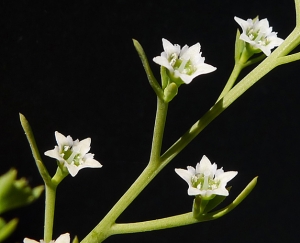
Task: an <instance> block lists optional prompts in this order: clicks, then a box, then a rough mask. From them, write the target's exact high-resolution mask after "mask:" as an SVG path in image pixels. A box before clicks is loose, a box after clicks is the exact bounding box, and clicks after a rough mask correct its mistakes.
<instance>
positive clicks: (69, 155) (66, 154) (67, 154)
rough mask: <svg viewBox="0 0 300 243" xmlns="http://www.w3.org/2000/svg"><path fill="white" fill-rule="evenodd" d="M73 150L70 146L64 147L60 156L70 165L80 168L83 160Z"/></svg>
mask: <svg viewBox="0 0 300 243" xmlns="http://www.w3.org/2000/svg"><path fill="white" fill-rule="evenodd" d="M71 148H72V147H70V146H68V145H64V146H63V149H62V152H61V153H60V155H61V156H62V157H63V159H64V160H65V161H67V162H68V164H75V165H77V166H78V165H80V159H81V156H80V153H75V152H74V151H72V149H71Z"/></svg>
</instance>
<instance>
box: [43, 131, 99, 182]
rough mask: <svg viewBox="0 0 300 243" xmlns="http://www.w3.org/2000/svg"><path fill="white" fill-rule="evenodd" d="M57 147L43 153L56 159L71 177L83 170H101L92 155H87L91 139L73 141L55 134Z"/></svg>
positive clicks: (57, 133)
mask: <svg viewBox="0 0 300 243" xmlns="http://www.w3.org/2000/svg"><path fill="white" fill-rule="evenodd" d="M55 138H56V141H57V144H58V146H55V147H54V149H52V150H48V151H46V152H45V155H47V156H49V157H51V158H54V159H57V160H58V161H59V162H60V163H62V164H63V165H64V166H65V167H66V168H67V169H68V171H69V173H70V174H71V176H73V177H74V176H75V175H77V173H78V171H79V170H81V169H83V168H88V167H89V168H101V167H102V165H101V164H100V163H99V162H98V161H97V160H95V159H94V154H91V153H87V152H88V151H89V150H90V148H91V147H90V144H91V139H90V138H86V139H84V140H81V141H79V140H78V139H77V140H75V141H73V139H72V138H71V137H70V136H67V137H65V136H64V135H62V134H61V133H59V132H55Z"/></svg>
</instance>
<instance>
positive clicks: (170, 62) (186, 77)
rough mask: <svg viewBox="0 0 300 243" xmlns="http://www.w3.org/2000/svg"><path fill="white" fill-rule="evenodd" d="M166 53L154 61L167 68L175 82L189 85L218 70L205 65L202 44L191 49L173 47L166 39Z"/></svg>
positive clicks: (164, 40) (164, 43) (164, 45)
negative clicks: (197, 78)
mask: <svg viewBox="0 0 300 243" xmlns="http://www.w3.org/2000/svg"><path fill="white" fill-rule="evenodd" d="M162 43H163V48H164V52H162V53H161V55H160V56H157V57H154V58H153V61H154V62H155V63H157V64H159V65H161V66H164V67H166V68H167V69H168V70H169V73H170V74H171V78H173V81H174V80H175V82H176V80H178V82H179V83H186V84H189V83H190V82H191V81H192V80H193V79H194V78H195V77H197V76H199V75H201V74H205V73H210V72H213V71H215V70H216V68H215V67H213V66H211V65H209V64H206V63H204V60H205V58H204V57H202V56H201V52H200V43H197V44H195V45H193V46H191V47H188V46H187V45H185V46H184V47H183V48H182V49H181V48H180V45H178V44H175V45H173V44H172V43H171V42H169V41H168V40H166V39H162Z"/></svg>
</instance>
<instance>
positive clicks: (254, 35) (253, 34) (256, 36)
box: [247, 29, 269, 46]
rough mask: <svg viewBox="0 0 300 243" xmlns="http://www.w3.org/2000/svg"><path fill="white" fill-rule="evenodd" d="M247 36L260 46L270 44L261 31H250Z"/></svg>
mask: <svg viewBox="0 0 300 243" xmlns="http://www.w3.org/2000/svg"><path fill="white" fill-rule="evenodd" d="M247 35H248V37H249V38H250V39H251V40H253V41H255V42H257V43H258V44H259V45H263V46H266V45H267V44H268V43H269V42H268V40H267V38H266V37H265V36H264V34H263V33H262V32H260V31H259V30H258V31H254V29H248V30H247Z"/></svg>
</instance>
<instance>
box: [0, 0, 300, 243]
mask: <svg viewBox="0 0 300 243" xmlns="http://www.w3.org/2000/svg"><path fill="white" fill-rule="evenodd" d="M0 5H1V7H0V9H1V10H0V11H1V12H2V13H1V16H2V17H1V18H2V20H1V43H0V50H1V53H0V61H1V63H0V65H1V66H0V68H1V80H0V102H1V103H0V109H1V113H0V114H1V117H0V119H1V126H0V134H1V141H0V147H1V155H2V157H1V167H0V172H1V174H2V173H4V172H6V171H7V170H8V169H9V168H11V167H15V168H17V169H18V171H19V172H18V174H19V176H25V177H26V178H28V180H29V182H30V184H31V185H32V186H36V185H39V184H42V180H41V178H40V177H39V175H38V173H37V169H36V166H35V164H34V161H33V159H32V156H31V152H30V149H29V146H28V143H27V140H26V138H25V135H24V133H23V131H22V129H21V126H20V123H19V118H18V113H19V112H21V113H23V114H24V115H25V116H26V117H27V119H28V120H29V122H30V123H31V126H32V128H33V131H34V133H35V136H36V140H37V143H38V146H39V149H40V151H41V153H43V152H44V151H46V150H49V149H52V148H53V147H54V145H55V139H54V131H56V130H57V131H59V132H61V133H63V134H65V135H68V134H70V135H71V136H72V137H73V138H74V139H76V138H79V139H84V138H86V137H91V138H92V148H91V152H92V153H95V158H96V159H97V160H99V161H100V162H101V163H102V164H103V168H101V169H94V170H92V169H85V170H82V171H80V173H79V174H78V175H77V176H76V177H75V178H72V177H70V176H69V177H67V178H66V179H65V180H64V181H63V183H62V184H61V185H60V186H59V188H58V195H57V196H58V198H57V207H56V214H55V226H54V237H55V238H56V237H58V235H60V234H62V233H65V232H70V233H71V235H72V236H74V235H75V234H77V235H78V236H79V238H80V239H82V238H83V237H84V236H85V235H86V234H87V233H88V232H89V231H90V230H91V229H92V228H93V227H94V226H95V225H96V224H97V223H98V222H99V221H100V219H101V218H102V217H103V216H104V215H105V213H106V212H107V211H108V210H109V209H110V207H111V206H112V205H113V204H114V203H115V202H116V201H117V200H118V198H119V197H120V196H121V195H122V194H123V193H124V192H125V190H126V189H127V188H128V187H129V186H130V184H131V183H132V182H133V181H134V180H135V178H136V177H137V176H138V175H139V173H140V172H141V171H142V170H143V168H144V167H145V165H146V164H147V161H148V158H149V152H150V145H151V136H152V129H153V122H154V115H155V108H156V98H155V95H154V93H153V91H152V90H151V88H150V86H149V85H148V83H147V79H146V76H145V73H144V70H143V67H142V65H141V63H140V60H139V58H138V55H137V54H136V51H135V49H134V47H133V45H132V40H131V39H132V38H135V39H137V40H138V41H139V42H140V43H141V44H142V46H143V48H144V50H145V51H146V53H147V55H148V58H149V61H150V64H151V67H152V69H153V71H154V73H155V75H156V76H157V78H159V66H158V65H156V64H155V63H153V62H152V58H153V57H154V56H157V55H160V52H161V51H162V45H161V38H162V37H164V38H167V39H168V40H170V41H171V42H172V43H178V44H181V45H182V46H183V45H184V44H188V45H193V44H195V43H196V42H200V43H201V46H202V52H203V56H205V57H206V62H207V63H209V64H211V65H213V66H216V67H217V68H218V69H217V71H216V72H213V73H211V74H207V75H203V76H200V77H198V78H197V79H195V80H194V81H193V82H192V83H191V84H190V85H185V86H184V85H182V86H181V87H180V90H179V94H178V96H177V97H176V98H175V99H174V100H173V101H172V102H171V104H170V107H169V114H168V119H167V124H166V130H165V140H164V144H163V150H165V149H167V148H168V147H169V146H170V145H171V144H172V143H173V142H175V141H176V140H177V138H178V137H180V136H181V135H182V134H183V133H184V132H185V131H186V130H187V129H188V128H189V127H190V126H191V125H192V124H193V123H194V122H195V121H196V120H197V119H199V118H200V117H201V116H202V115H203V114H204V113H205V112H206V111H207V110H208V109H209V108H210V107H211V105H212V104H213V103H214V101H215V99H216V98H217V97H218V95H219V93H220V92H221V90H222V87H223V85H224V84H225V82H226V80H227V78H228V76H229V74H230V71H231V69H232V67H233V50H234V39H235V33H236V29H237V28H238V25H237V23H236V22H235V21H234V20H233V17H234V16H238V17H241V18H243V19H246V18H254V17H255V16H256V15H259V16H260V18H265V17H267V18H268V19H269V21H270V25H271V26H273V27H274V30H275V31H277V32H278V36H279V37H282V38H286V36H287V35H288V34H289V33H290V32H291V31H292V29H293V28H294V26H295V12H294V3H293V1H292V0H288V1H285V2H284V3H283V2H279V1H277V2H276V1H272V0H252V1H240V0H234V1H223V0H210V1H204V0H202V1H200V0H198V1H196V0H185V1H169V0H161V1H149V0H145V1H124V0H111V1H47V2H46V1H27V0H23V1H1V3H0ZM251 69H252V67H251V68H247V69H246V70H244V71H243V72H242V74H241V77H242V76H244V75H245V74H246V73H247V72H249V71H250V70H251ZM298 75H299V63H297V62H295V63H292V64H289V65H285V66H281V67H278V68H276V70H274V71H272V72H271V73H270V74H268V75H267V76H265V77H264V78H263V79H262V80H261V81H259V82H258V83H257V84H255V85H254V86H253V87H252V88H251V89H250V90H248V91H247V92H246V93H245V94H244V95H243V96H242V97H241V98H239V99H238V100H237V101H236V102H235V103H234V104H233V105H232V106H231V107H229V108H228V109H227V110H226V111H225V112H224V113H223V114H221V115H220V116H219V117H218V118H217V119H216V120H215V121H213V122H212V123H211V124H210V125H209V126H208V127H207V128H206V129H205V130H204V131H203V132H202V133H201V134H200V135H199V136H198V137H197V139H195V140H194V141H193V142H192V143H191V144H190V145H189V146H188V147H187V148H186V149H185V150H184V151H183V152H182V153H181V154H180V155H178V156H177V157H176V158H175V159H174V160H173V161H172V162H171V163H170V164H169V165H168V166H167V167H166V168H165V169H164V170H163V171H162V172H161V173H160V174H159V175H158V176H157V178H155V180H154V181H153V182H152V183H151V184H150V185H149V186H148V187H147V188H146V189H145V190H144V191H143V192H142V194H141V195H140V196H139V197H138V198H137V199H136V200H135V201H134V202H133V203H132V205H130V206H129V208H128V209H127V210H126V211H125V212H124V213H123V214H122V215H121V217H120V218H119V219H118V222H135V221H143V220H149V219H155V218H161V217H167V216H171V215H175V214H180V213H185V212H188V211H190V209H191V206H192V197H189V196H188V195H187V193H186V190H187V185H186V183H185V182H184V181H183V180H181V179H180V178H179V177H178V176H177V175H176V174H175V172H174V168H176V167H179V168H185V167H186V166H187V165H192V166H195V164H196V163H197V162H198V161H199V160H200V158H201V157H202V155H203V154H205V155H207V156H208V158H209V159H211V160H212V161H215V162H216V163H217V164H218V166H223V167H224V169H225V171H227V170H237V171H238V172H239V174H238V176H237V177H236V178H235V179H234V180H233V181H232V182H231V183H230V185H232V186H233V188H232V190H231V193H230V196H229V198H228V199H227V200H226V201H225V202H224V205H225V204H226V203H229V202H230V201H231V200H233V199H234V197H235V196H236V195H237V194H238V193H239V192H240V191H241V190H242V189H243V188H244V187H245V186H246V185H247V183H248V182H249V181H250V180H251V179H252V178H253V177H255V176H257V175H258V176H259V180H258V185H257V187H256V188H255V190H254V191H253V192H252V193H251V194H250V196H249V197H248V198H247V199H246V200H245V201H244V202H243V203H242V204H241V205H240V206H238V207H237V208H236V209H235V210H234V211H233V212H232V213H230V214H228V215H226V216H225V217H223V218H221V219H219V220H216V221H212V222H208V223H200V224H196V225H191V226H185V227H182V228H175V229H168V230H163V231H155V232H147V233H139V234H132V235H121V236H112V237H110V238H108V239H107V240H106V241H105V242H120V241H125V242H133V243H134V242H146V243H147V242H154V241H156V242H159V243H163V242H174V241H176V242H183V241H188V240H189V241H192V240H193V241H197V242H208V241H209V242H244V243H246V242H296V241H297V240H296V239H297V238H298V237H297V236H298V234H299V233H298V225H299V223H298V220H299V216H300V213H299V209H298V202H297V195H298V194H299V189H298V186H299V176H298V174H299V173H298V171H299V156H298V150H299V148H298V146H299V135H300V130H299V122H300V118H299V116H298V112H299V100H298V97H299V96H298V93H299V78H298ZM43 158H44V163H45V164H46V166H47V168H48V169H49V171H50V172H51V173H52V174H53V173H54V172H55V167H56V164H55V161H54V160H52V159H50V158H47V157H43ZM43 204H44V196H42V197H41V198H40V199H39V200H38V201H37V202H35V203H34V204H32V205H30V206H28V207H26V208H22V209H18V210H15V211H12V212H10V213H8V214H6V215H4V216H5V218H6V219H7V220H8V219H10V218H12V217H19V218H20V223H19V227H18V229H17V231H16V232H15V235H14V236H13V237H11V238H10V239H9V240H7V242H22V240H23V238H24V237H25V236H27V237H30V238H34V239H40V238H42V237H43Z"/></svg>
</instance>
